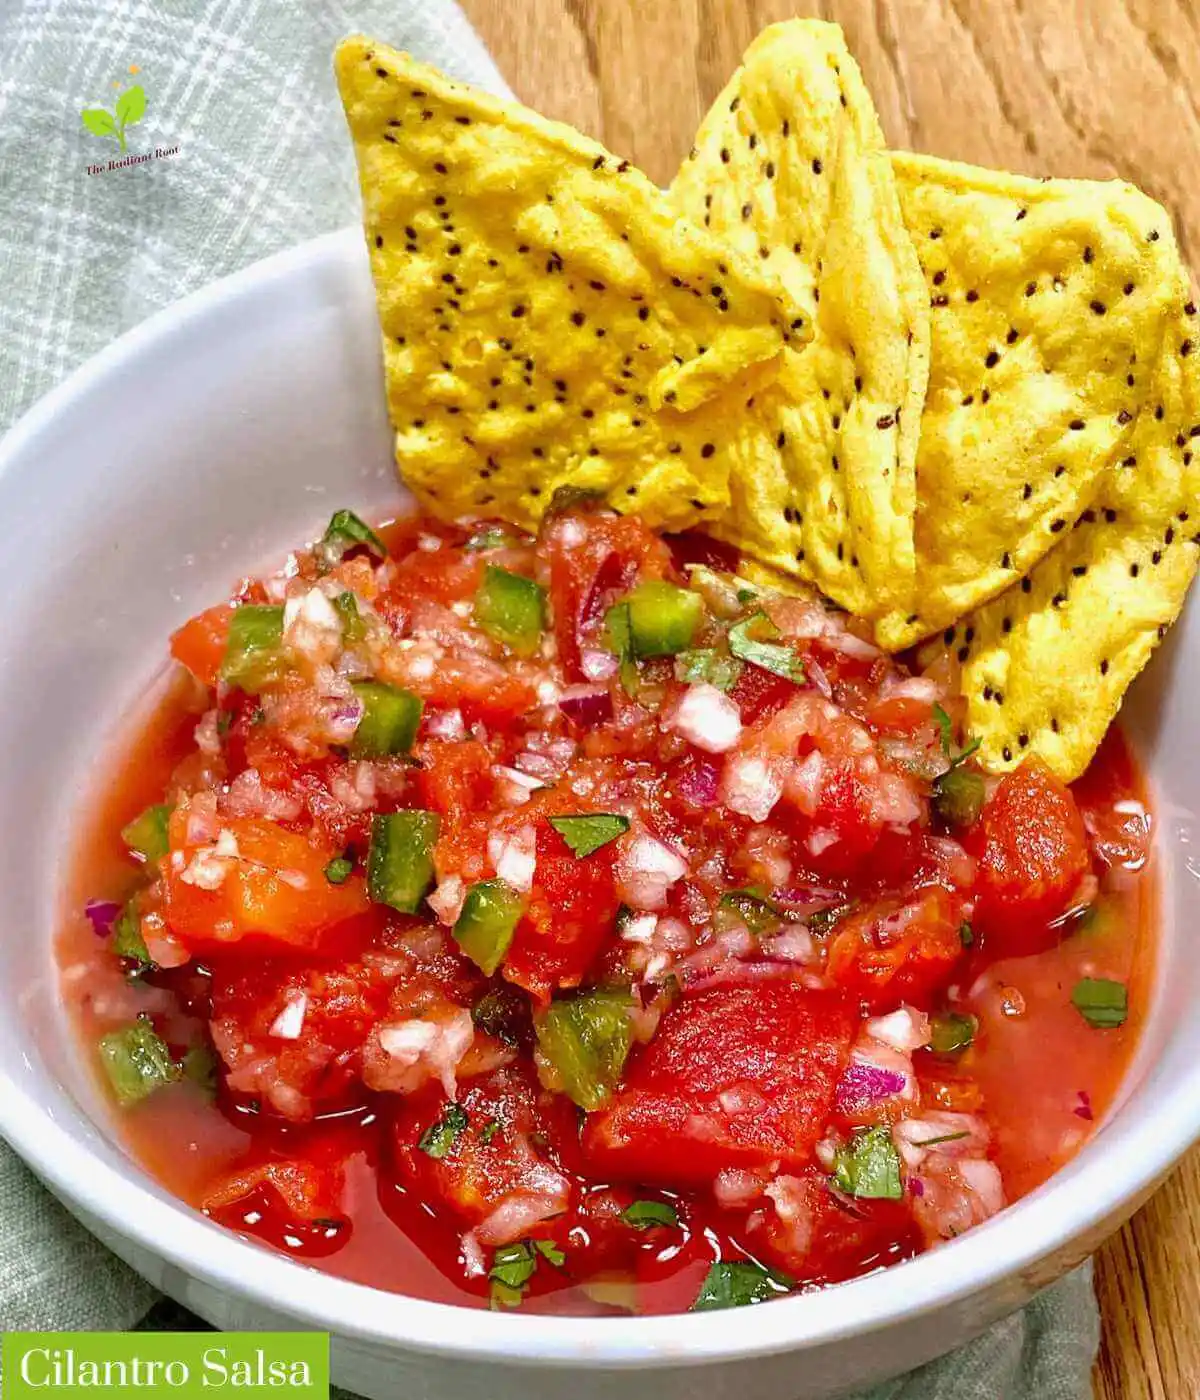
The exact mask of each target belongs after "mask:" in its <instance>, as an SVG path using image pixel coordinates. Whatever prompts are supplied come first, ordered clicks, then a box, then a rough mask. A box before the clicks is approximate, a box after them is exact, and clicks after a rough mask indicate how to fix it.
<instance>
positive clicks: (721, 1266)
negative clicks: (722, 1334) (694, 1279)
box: [691, 1259, 794, 1312]
mask: <svg viewBox="0 0 1200 1400" xmlns="http://www.w3.org/2000/svg"><path fill="white" fill-rule="evenodd" d="M793 1286H794V1284H793V1280H792V1279H790V1278H788V1276H787V1275H786V1274H781V1273H779V1272H778V1271H777V1270H775V1269H764V1268H763V1266H762V1265H761V1264H755V1263H753V1262H752V1261H751V1260H749V1259H718V1260H717V1262H716V1263H715V1264H714V1265H713V1266H712V1268H711V1269H709V1271H708V1276H707V1278H705V1280H704V1283H703V1286H702V1287H701V1289H700V1292H699V1293H698V1294H697V1295H696V1301H695V1302H694V1303H693V1304H692V1307H691V1311H692V1312H711V1311H713V1310H714V1309H716V1308H744V1307H747V1306H749V1305H750V1304H753V1303H765V1302H767V1301H768V1300H769V1299H771V1298H778V1297H780V1296H781V1295H782V1294H784V1293H787V1292H788V1291H789V1290H790V1289H791V1288H792V1287H793Z"/></svg>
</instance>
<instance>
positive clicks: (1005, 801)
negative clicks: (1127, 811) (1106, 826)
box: [973, 759, 1090, 957]
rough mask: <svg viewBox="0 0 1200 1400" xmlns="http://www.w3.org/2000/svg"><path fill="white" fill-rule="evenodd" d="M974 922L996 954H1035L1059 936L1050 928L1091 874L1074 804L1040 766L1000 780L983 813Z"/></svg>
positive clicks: (1025, 767)
mask: <svg viewBox="0 0 1200 1400" xmlns="http://www.w3.org/2000/svg"><path fill="white" fill-rule="evenodd" d="M974 849H976V850H977V851H978V854H979V875H978V879H977V882H976V899H975V918H974V920H973V922H974V923H975V925H976V926H977V927H978V929H979V930H980V932H981V933H982V934H983V935H984V937H985V940H986V945H987V948H988V950H989V952H990V953H992V954H994V955H998V956H1001V957H1005V956H1013V955H1016V954H1022V953H1033V952H1037V951H1039V950H1040V949H1042V948H1045V947H1049V946H1052V945H1053V943H1054V942H1056V941H1057V936H1056V934H1055V932H1054V930H1053V929H1052V928H1050V927H1049V925H1050V923H1051V921H1052V920H1053V919H1055V918H1057V917H1058V915H1060V914H1062V913H1063V912H1064V911H1065V909H1066V908H1067V904H1068V902H1069V900H1070V898H1071V895H1072V894H1073V893H1074V892H1075V890H1076V889H1077V887H1078V885H1079V882H1080V880H1081V879H1082V878H1083V876H1084V875H1085V874H1086V873H1087V871H1088V868H1089V865H1090V860H1089V856H1088V845H1087V833H1086V832H1085V831H1084V828H1083V818H1082V817H1081V816H1080V814H1079V808H1078V807H1077V806H1076V804H1075V799H1074V798H1073V797H1072V796H1071V794H1070V792H1069V791H1068V790H1067V788H1066V787H1065V786H1064V785H1063V784H1062V783H1061V782H1060V781H1059V780H1058V779H1057V778H1056V777H1055V776H1054V774H1053V773H1051V772H1050V770H1049V769H1048V768H1046V767H1045V766H1044V765H1043V764H1041V763H1039V762H1037V761H1036V760H1033V759H1030V760H1027V761H1026V762H1025V763H1023V764H1022V765H1021V767H1020V768H1017V769H1015V770H1014V771H1013V772H1011V773H1008V774H1006V775H1005V776H1004V778H1002V779H1001V781H1000V785H999V787H997V789H996V791H995V792H994V793H993V794H992V798H991V801H990V802H988V803H987V805H986V806H985V807H984V809H983V816H982V817H981V819H980V821H979V824H978V827H977V829H976V833H975V835H974Z"/></svg>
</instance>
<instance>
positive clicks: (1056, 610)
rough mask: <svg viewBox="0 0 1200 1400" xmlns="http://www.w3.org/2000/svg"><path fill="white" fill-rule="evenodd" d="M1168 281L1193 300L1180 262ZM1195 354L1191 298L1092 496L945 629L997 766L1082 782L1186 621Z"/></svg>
mask: <svg viewBox="0 0 1200 1400" xmlns="http://www.w3.org/2000/svg"><path fill="white" fill-rule="evenodd" d="M1160 227H1161V229H1162V233H1163V241H1164V242H1166V241H1168V240H1170V231H1169V227H1168V226H1167V225H1166V224H1162V225H1161V226H1160ZM1169 282H1170V285H1171V286H1172V288H1173V289H1174V290H1175V291H1176V293H1177V295H1178V297H1179V300H1180V301H1182V299H1183V297H1184V296H1186V295H1187V286H1186V280H1185V278H1184V276H1183V273H1182V270H1181V269H1180V270H1177V272H1176V275H1175V276H1174V277H1173V278H1170V279H1169ZM1198 360H1200V324H1198V323H1197V319H1196V308H1195V306H1194V304H1192V303H1191V302H1188V303H1187V304H1186V305H1185V306H1183V307H1182V308H1181V309H1179V310H1178V311H1177V313H1176V315H1175V316H1174V317H1173V318H1172V320H1171V323H1170V327H1169V331H1168V334H1167V336H1166V338H1165V340H1164V345H1163V350H1162V354H1161V356H1160V358H1159V361H1158V364H1157V366H1156V367H1155V370H1154V373H1153V374H1152V376H1149V377H1148V387H1149V389H1150V399H1149V405H1148V407H1147V409H1146V411H1145V412H1143V414H1142V415H1141V417H1140V418H1139V419H1138V422H1137V426H1136V428H1135V430H1134V434H1133V438H1132V440H1131V442H1130V443H1129V450H1128V452H1127V453H1126V455H1125V456H1124V457H1123V458H1122V461H1121V464H1120V465H1118V466H1116V467H1114V468H1113V470H1112V471H1111V472H1110V473H1109V475H1108V476H1107V477H1106V479H1105V481H1104V484H1103V486H1102V488H1101V491H1100V494H1099V496H1098V498H1097V500H1096V502H1095V504H1094V505H1092V506H1090V507H1089V508H1088V509H1087V510H1085V511H1084V513H1083V515H1082V516H1081V517H1080V518H1079V520H1078V521H1077V522H1076V523H1075V527H1074V529H1072V530H1071V532H1070V533H1069V534H1068V536H1067V538H1066V539H1065V540H1064V541H1063V543H1062V544H1061V545H1059V546H1058V547H1057V548H1056V549H1054V550H1053V551H1052V552H1051V553H1050V554H1048V555H1046V557H1045V558H1044V559H1043V560H1042V561H1041V562H1040V563H1039V564H1038V565H1037V566H1036V567H1035V568H1034V569H1033V570H1032V572H1031V573H1029V574H1028V576H1027V577H1026V578H1025V579H1023V580H1022V582H1021V583H1020V584H1018V585H1017V586H1016V587H1015V588H1011V589H1009V590H1008V592H1006V593H1003V594H1001V596H1000V597H999V598H996V599H994V600H993V601H992V602H990V603H989V604H988V605H987V606H986V607H984V608H982V609H980V610H979V611H978V612H976V613H974V614H972V615H971V616H970V617H969V618H968V619H966V620H965V621H964V623H962V624H960V625H959V626H958V627H956V628H954V629H953V630H952V633H948V634H947V635H948V636H949V637H950V638H951V643H952V645H954V644H957V646H958V647H959V651H958V656H959V659H960V660H962V661H963V666H962V671H961V685H962V691H963V694H964V695H965V696H966V698H967V710H968V727H969V729H970V731H971V733H972V735H975V736H978V737H979V738H980V739H981V741H982V744H981V747H980V750H979V757H980V760H981V761H982V762H983V764H984V766H985V767H986V768H988V769H989V770H991V771H992V772H1004V771H1006V770H1008V769H1010V768H1013V767H1015V766H1016V765H1017V764H1018V763H1020V762H1021V760H1022V759H1023V758H1025V757H1027V756H1028V755H1029V754H1037V755H1038V756H1039V757H1041V758H1042V759H1044V760H1045V762H1046V763H1047V764H1048V765H1049V766H1050V767H1051V768H1052V769H1053V770H1054V771H1055V772H1056V773H1057V774H1058V775H1059V777H1061V778H1063V779H1064V780H1066V781H1070V780H1071V779H1074V778H1077V777H1079V775H1080V774H1081V773H1082V772H1083V771H1084V769H1085V768H1086V767H1087V765H1088V763H1089V762H1090V761H1091V758H1092V756H1093V755H1094V754H1095V752H1096V749H1097V748H1098V747H1099V745H1100V741H1101V740H1102V739H1103V738H1104V734H1105V731H1106V729H1107V728H1108V725H1109V722H1110V721H1111V720H1112V718H1113V716H1114V715H1115V714H1116V712H1117V709H1118V707H1119V706H1120V704H1121V700H1122V699H1123V697H1124V694H1125V691H1126V690H1127V689H1128V688H1129V685H1130V684H1131V682H1132V681H1133V679H1134V677H1135V676H1136V675H1137V674H1138V672H1139V671H1140V670H1141V669H1142V667H1143V666H1144V665H1145V664H1146V662H1147V660H1149V657H1150V654H1151V653H1152V652H1153V650H1154V648H1155V647H1156V646H1157V645H1158V643H1159V641H1160V640H1161V639H1162V636H1163V634H1164V633H1165V632H1166V630H1167V628H1168V627H1169V626H1170V624H1171V623H1172V622H1173V621H1174V620H1175V618H1176V617H1177V616H1178V614H1179V610H1180V608H1181V607H1182V606H1183V600H1184V595H1185V594H1186V592H1187V589H1188V586H1189V584H1190V583H1191V581H1192V578H1193V576H1194V574H1195V572H1196V563H1197V559H1198V558H1200V533H1197V532H1198V530H1200V364H1198V363H1197V362H1198Z"/></svg>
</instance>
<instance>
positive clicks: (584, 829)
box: [549, 812, 629, 857]
mask: <svg viewBox="0 0 1200 1400" xmlns="http://www.w3.org/2000/svg"><path fill="white" fill-rule="evenodd" d="M549 820H550V825H551V826H552V827H553V828H554V829H555V831H557V832H558V834H559V835H560V836H561V837H562V839H563V840H564V841H565V842H566V843H567V845H568V846H570V848H571V849H572V850H573V851H574V852H575V854H576V855H577V856H580V857H583V856H590V855H591V854H592V852H593V851H598V850H599V849H600V847H601V846H607V845H608V843H609V842H610V841H615V840H616V839H617V837H618V836H623V835H624V834H625V832H627V831H628V830H629V818H628V817H623V816H621V815H620V813H619V812H586V813H583V814H581V815H577V816H569V817H551V818H550V819H549Z"/></svg>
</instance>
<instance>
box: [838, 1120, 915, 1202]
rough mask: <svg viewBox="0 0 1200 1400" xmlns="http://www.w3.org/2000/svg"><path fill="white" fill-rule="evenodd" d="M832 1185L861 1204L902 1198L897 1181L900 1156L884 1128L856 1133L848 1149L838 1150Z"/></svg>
mask: <svg viewBox="0 0 1200 1400" xmlns="http://www.w3.org/2000/svg"><path fill="white" fill-rule="evenodd" d="M833 1180H834V1184H835V1185H836V1186H837V1187H838V1188H839V1189H840V1190H842V1191H845V1192H846V1194H847V1195H848V1196H858V1197H860V1198H862V1199H863V1200H872V1201H898V1200H900V1199H901V1198H902V1197H903V1195H904V1186H903V1184H902V1183H901V1180H900V1154H899V1153H898V1152H897V1151H896V1145H895V1143H893V1142H892V1135H891V1133H890V1132H889V1131H888V1129H887V1128H886V1127H883V1126H880V1127H877V1128H868V1129H867V1130H866V1131H865V1132H860V1133H856V1134H855V1136H854V1139H853V1141H852V1142H851V1143H850V1144H849V1146H847V1147H841V1148H839V1149H838V1152H837V1155H836V1157H835V1158H834V1163H833Z"/></svg>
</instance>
